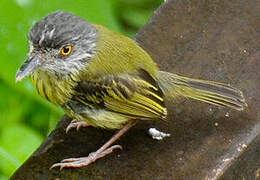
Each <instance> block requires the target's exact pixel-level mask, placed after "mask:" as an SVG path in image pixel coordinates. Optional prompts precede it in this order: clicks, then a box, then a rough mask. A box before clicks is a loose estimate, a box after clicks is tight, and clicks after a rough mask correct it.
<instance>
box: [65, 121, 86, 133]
mask: <svg viewBox="0 0 260 180" xmlns="http://www.w3.org/2000/svg"><path fill="white" fill-rule="evenodd" d="M87 126H89V124H88V123H87V122H85V121H77V120H75V119H74V120H72V121H71V122H70V124H69V125H68V126H67V128H66V133H68V132H69V130H70V129H72V128H76V129H77V131H78V130H79V128H81V127H87Z"/></svg>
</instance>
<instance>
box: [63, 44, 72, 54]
mask: <svg viewBox="0 0 260 180" xmlns="http://www.w3.org/2000/svg"><path fill="white" fill-rule="evenodd" d="M71 52H72V46H71V45H67V46H64V47H63V48H62V49H61V51H60V53H61V55H62V56H68V55H70V53H71Z"/></svg>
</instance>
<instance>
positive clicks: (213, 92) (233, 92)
mask: <svg viewBox="0 0 260 180" xmlns="http://www.w3.org/2000/svg"><path fill="white" fill-rule="evenodd" d="M158 81H159V82H160V83H159V86H160V87H161V89H162V91H163V92H164V94H165V96H166V97H168V98H175V97H178V96H184V97H188V98H192V99H196V100H200V101H203V102H207V103H209V104H214V105H217V106H223V107H230V108H233V109H236V110H239V111H241V110H243V109H244V107H245V106H247V104H246V102H245V98H244V96H243V93H242V92H241V91H240V90H238V89H236V88H233V87H232V86H230V85H228V84H224V83H218V82H213V81H204V80H199V79H191V78H187V77H183V76H179V75H176V74H172V73H169V72H164V71H160V72H159V76H158Z"/></svg>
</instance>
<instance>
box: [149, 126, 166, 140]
mask: <svg viewBox="0 0 260 180" xmlns="http://www.w3.org/2000/svg"><path fill="white" fill-rule="evenodd" d="M149 135H151V136H152V138H153V139H156V140H162V139H163V138H165V137H169V136H171V134H169V133H164V132H161V131H158V130H157V129H156V128H150V129H149Z"/></svg>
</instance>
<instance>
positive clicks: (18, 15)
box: [0, 0, 162, 180]
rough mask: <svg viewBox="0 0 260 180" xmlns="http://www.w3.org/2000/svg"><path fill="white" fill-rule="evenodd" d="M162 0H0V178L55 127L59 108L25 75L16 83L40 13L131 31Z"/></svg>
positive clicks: (7, 173) (148, 15)
mask: <svg viewBox="0 0 260 180" xmlns="http://www.w3.org/2000/svg"><path fill="white" fill-rule="evenodd" d="M161 2H162V0H77V1H73V0H56V1H53V0H44V1H43V0H12V1H10V0H1V1H0V7H2V9H1V12H0V42H1V43H0V54H1V56H0V100H1V103H0V179H1V180H4V179H7V178H8V177H10V176H11V175H12V173H13V172H14V171H15V169H17V168H18V167H19V166H20V165H21V164H22V163H23V162H24V161H25V160H26V159H27V158H28V157H29V156H30V155H31V154H32V153H33V151H35V149H36V148H37V147H38V146H39V145H40V143H41V142H42V140H43V139H44V137H46V136H47V135H48V133H49V132H50V131H51V130H52V129H53V128H54V127H55V125H56V123H57V121H58V120H59V119H60V117H61V116H62V113H63V112H62V110H61V109H59V108H58V107H55V106H53V105H52V104H50V103H48V102H47V101H46V100H43V99H42V98H40V97H39V96H38V95H37V93H36V91H35V89H34V87H33V86H32V85H31V83H30V81H29V80H28V79H26V80H24V81H23V82H21V83H18V84H15V73H16V71H17V69H18V68H19V66H20V65H21V64H22V63H23V62H24V61H25V59H26V53H27V47H28V42H27V34H28V31H29V29H30V27H31V26H32V25H33V24H34V23H35V22H36V21H37V20H39V19H40V18H41V17H43V16H44V15H46V14H47V13H49V12H52V11H56V10H58V9H61V10H66V11H70V12H73V13H75V14H77V15H79V16H81V17H83V18H85V19H88V20H89V21H90V22H96V23H99V24H103V25H105V26H107V27H108V28H110V29H113V30H115V31H119V32H121V33H124V34H126V35H128V36H133V35H134V34H135V33H136V31H137V30H138V29H139V28H140V27H141V26H142V25H143V24H145V23H146V22H147V21H148V19H149V17H150V15H151V14H152V12H153V11H154V9H155V8H156V7H158V6H159V5H160V3H161Z"/></svg>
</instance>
